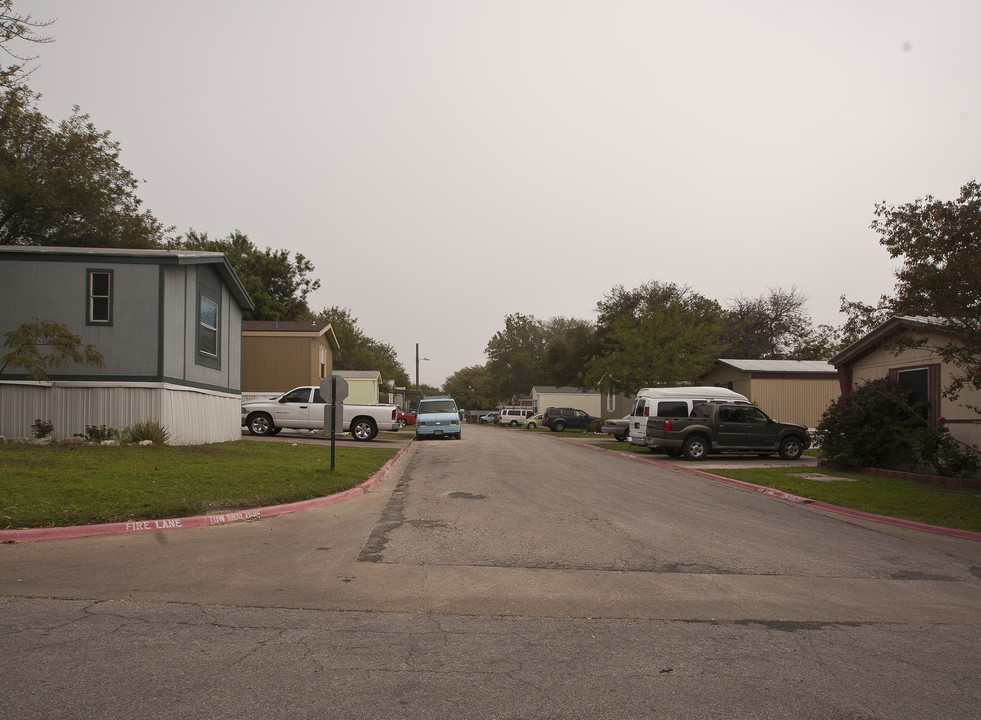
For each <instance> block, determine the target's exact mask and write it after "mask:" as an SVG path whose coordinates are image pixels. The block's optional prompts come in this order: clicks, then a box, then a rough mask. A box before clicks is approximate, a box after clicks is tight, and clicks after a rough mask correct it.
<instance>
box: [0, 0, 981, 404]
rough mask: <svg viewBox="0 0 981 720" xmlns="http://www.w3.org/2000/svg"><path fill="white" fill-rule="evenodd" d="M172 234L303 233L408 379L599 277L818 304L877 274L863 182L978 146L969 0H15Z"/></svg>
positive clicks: (952, 172)
mask: <svg viewBox="0 0 981 720" xmlns="http://www.w3.org/2000/svg"><path fill="white" fill-rule="evenodd" d="M14 9H15V10H16V11H19V12H21V13H30V14H31V15H33V16H34V17H35V19H54V18H57V22H56V23H55V24H54V25H53V26H52V27H51V28H50V29H49V31H48V32H49V34H50V35H52V36H53V37H54V38H55V42H54V43H52V44H50V45H44V46H40V47H37V48H34V50H35V52H36V53H37V54H39V56H40V57H39V59H38V63H39V65H40V67H39V69H38V70H37V71H36V72H35V73H34V75H33V76H32V77H31V79H30V85H31V86H32V87H33V88H34V89H35V90H37V91H40V92H42V93H43V95H44V99H43V101H42V108H43V110H44V112H45V113H46V114H47V115H48V116H49V117H51V118H52V119H53V120H61V119H63V118H64V117H67V116H68V115H69V114H70V112H71V107H72V105H79V106H80V107H81V109H82V111H83V112H87V113H89V114H90V115H91V117H92V121H93V122H94V124H95V125H96V127H98V128H99V129H100V130H110V131H112V136H113V139H115V140H117V141H119V142H120V143H121V145H122V158H121V160H122V163H123V165H124V166H126V167H127V168H129V169H130V170H131V171H133V173H134V174H135V175H136V176H137V177H139V178H141V179H145V184H143V185H142V188H141V193H140V194H141V197H142V198H143V200H144V204H145V207H146V208H149V209H150V210H151V211H152V212H153V214H154V215H155V216H156V217H157V218H158V219H159V220H160V221H161V222H162V223H163V224H164V225H173V226H175V227H176V229H177V232H179V233H184V232H186V231H187V230H188V229H189V228H193V229H195V230H197V231H200V232H207V233H208V235H209V236H211V237H213V238H221V237H225V236H227V235H228V234H229V233H230V232H232V231H234V230H241V231H242V232H244V233H245V234H247V235H248V236H249V238H250V239H251V240H252V242H253V243H254V244H255V245H256V246H258V247H259V248H265V247H272V248H274V249H280V248H283V249H287V250H290V251H292V252H300V253H303V255H305V256H306V257H308V258H309V259H310V260H311V261H312V262H313V264H314V265H315V266H316V270H317V275H318V276H319V278H320V280H321V283H322V288H321V290H320V291H318V292H317V293H316V294H315V295H313V296H312V297H311V298H310V305H311V308H312V309H314V310H315V311H317V310H320V309H321V308H324V307H330V306H333V305H339V306H342V307H347V308H349V309H350V310H351V312H352V313H353V314H354V316H355V317H357V318H358V319H359V324H360V327H361V328H362V330H363V331H364V332H366V333H367V334H368V335H369V336H371V337H373V338H375V339H376V340H379V341H381V342H385V343H389V344H391V345H392V346H393V347H394V348H395V350H396V351H397V352H398V355H399V358H400V359H401V361H402V362H403V364H404V365H405V367H406V370H408V372H409V375H410V377H414V375H415V347H416V343H419V346H420V354H421V355H422V356H424V357H427V358H429V360H428V361H423V362H422V363H421V366H420V380H421V381H422V382H423V383H427V384H431V385H439V384H441V383H442V382H443V380H444V379H445V377H446V376H447V375H449V374H451V373H453V372H454V371H456V370H458V369H460V368H462V367H465V366H468V365H477V364H483V363H484V362H485V361H486V357H485V355H484V348H485V347H486V345H487V341H488V340H489V339H490V338H491V336H492V335H493V334H494V333H495V332H496V331H497V330H499V329H501V328H502V327H503V322H504V318H505V316H506V315H508V314H510V313H518V312H520V313H524V314H527V315H534V316H535V317H537V318H540V319H543V320H545V319H548V318H551V317H554V316H560V315H561V316H567V317H580V318H587V319H594V318H595V307H596V303H597V301H599V300H601V299H602V298H603V297H604V296H605V295H606V294H608V293H609V292H610V290H611V289H612V288H613V287H614V286H616V285H618V284H622V285H624V286H625V287H626V288H628V289H629V288H633V287H637V286H638V285H640V284H641V283H644V282H647V281H650V280H658V281H661V282H674V283H677V284H679V285H689V286H690V287H692V288H693V289H694V290H696V291H697V292H699V293H701V294H702V295H705V296H707V297H710V298H714V299H716V300H718V301H719V302H721V303H723V304H725V303H726V302H727V301H729V300H731V299H732V298H735V297H738V296H757V295H760V294H763V293H765V292H766V291H767V290H768V288H774V287H782V288H790V287H792V286H797V287H798V288H799V289H800V290H801V291H803V292H804V293H805V294H806V295H807V296H808V298H809V302H808V309H809V311H810V314H811V316H812V318H813V320H814V322H815V323H816V324H818V323H827V324H833V325H838V324H840V323H841V322H842V321H843V319H844V318H843V316H841V315H839V313H838V305H839V300H838V298H839V296H841V295H846V296H847V297H848V299H849V300H861V301H864V302H869V303H874V302H875V301H876V300H877V298H878V297H879V295H881V294H882V293H891V291H892V289H893V286H894V282H893V274H892V272H893V264H892V261H891V260H890V259H889V256H888V253H887V252H886V251H885V249H884V248H882V246H880V245H879V238H878V236H877V235H876V234H875V233H873V232H872V231H871V230H869V224H870V222H871V221H872V220H873V218H874V208H875V204H876V203H877V202H883V201H885V202H887V203H889V204H899V203H904V202H907V201H911V200H914V199H916V198H919V197H923V196H925V195H933V196H935V197H938V198H943V199H953V198H955V197H956V196H957V194H958V191H959V188H960V187H961V186H962V185H963V184H964V183H966V182H967V181H968V180H970V179H972V178H977V177H978V176H979V168H981V41H979V39H978V29H979V28H981V2H978V0H933V1H932V2H929V3H927V2H922V0H919V1H913V0H881V1H874V2H863V1H862V0H843V1H840V2H839V1H837V0H823V1H822V2H803V0H794V1H792V2H791V1H789V0H788V1H781V0H740V1H739V2H734V1H732V0H702V1H701V2H698V1H695V2H656V1H655V0H602V1H600V0H591V1H590V0H547V1H543V0H517V1H511V0H480V1H476V0H377V1H372V0H350V1H348V2H334V1H331V0H278V1H277V2H275V3H270V2H251V1H249V0H168V1H167V2H157V1H150V0H85V1H84V2H80V0H51V1H44V0H15V3H14Z"/></svg>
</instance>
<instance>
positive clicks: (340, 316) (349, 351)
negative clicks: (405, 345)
mask: <svg viewBox="0 0 981 720" xmlns="http://www.w3.org/2000/svg"><path fill="white" fill-rule="evenodd" d="M316 319H317V320H320V321H326V322H329V323H330V324H331V327H332V329H333V330H334V335H336V336H337V344H338V345H340V349H339V350H337V351H335V352H334V368H335V369H336V370H378V371H379V372H380V373H381V376H382V382H385V383H388V382H391V383H393V384H394V385H395V386H396V387H409V385H410V384H411V382H410V380H409V374H408V373H407V372H406V370H405V366H404V365H402V363H401V362H399V359H398V354H397V353H396V352H395V348H393V347H392V346H391V345H388V344H386V343H383V342H379V341H378V340H374V339H373V338H370V337H368V335H366V334H365V332H364V331H363V330H362V329H361V328H360V327H359V326H358V319H357V318H356V317H354V315H353V314H352V312H351V310H350V309H349V308H341V307H337V306H336V305H335V306H334V307H331V308H324V309H323V310H321V311H320V312H319V313H317V315H316Z"/></svg>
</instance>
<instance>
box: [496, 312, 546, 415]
mask: <svg viewBox="0 0 981 720" xmlns="http://www.w3.org/2000/svg"><path fill="white" fill-rule="evenodd" d="M545 338H546V335H545V328H544V325H543V323H542V322H541V321H540V320H538V319H537V318H535V317H533V316H531V315H522V314H521V313H514V314H513V315H508V316H506V317H505V318H504V329H503V330H498V331H497V332H496V333H494V335H493V337H491V339H490V341H489V342H488V343H487V347H486V348H485V350H484V352H485V353H486V355H487V359H488V362H487V371H488V373H489V374H490V376H491V377H492V378H493V380H494V383H495V385H496V391H497V396H498V397H499V398H508V397H511V396H512V395H517V394H521V393H527V392H530V391H531V388H532V387H533V386H534V385H539V384H541V383H542V382H543V381H544V379H545V364H544V353H545Z"/></svg>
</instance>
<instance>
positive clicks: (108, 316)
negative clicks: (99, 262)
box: [85, 270, 112, 325]
mask: <svg viewBox="0 0 981 720" xmlns="http://www.w3.org/2000/svg"><path fill="white" fill-rule="evenodd" d="M86 296H87V304H88V308H87V310H86V314H85V324H86V325H112V270H89V271H88V272H87V273H86Z"/></svg>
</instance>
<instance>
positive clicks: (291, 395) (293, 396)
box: [242, 385, 399, 441]
mask: <svg viewBox="0 0 981 720" xmlns="http://www.w3.org/2000/svg"><path fill="white" fill-rule="evenodd" d="M338 407H340V406H338ZM343 407H344V418H343V424H342V425H341V427H338V428H337V429H336V432H350V433H351V436H352V437H353V438H354V439H355V440H364V441H367V440H373V439H374V437H375V436H376V435H377V434H378V431H379V430H398V429H399V424H398V420H397V419H396V414H397V413H398V409H397V407H396V406H395V405H347V404H345V405H344V406H343ZM324 409H325V403H324V399H323V398H322V397H321V396H320V388H319V387H316V386H312V385H305V386H303V387H298V388H293V389H292V390H290V391H289V392H286V393H283V394H282V395H278V396H277V397H274V398H272V399H271V400H253V401H251V402H245V403H242V425H243V426H244V427H246V428H248V430H249V432H250V433H252V434H253V435H275V434H277V433H278V432H279V431H280V430H282V429H283V428H299V429H306V430H324V429H325V428H324Z"/></svg>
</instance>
